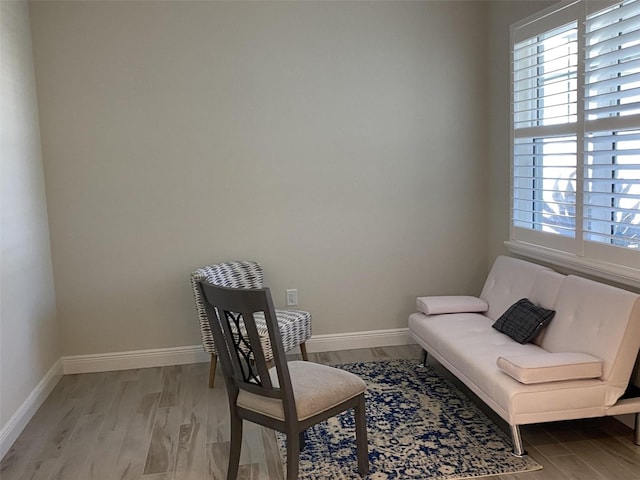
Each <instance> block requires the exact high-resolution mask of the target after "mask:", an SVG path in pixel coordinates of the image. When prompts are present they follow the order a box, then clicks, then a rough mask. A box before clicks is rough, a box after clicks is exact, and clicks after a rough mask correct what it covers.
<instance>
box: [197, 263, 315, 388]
mask: <svg viewBox="0 0 640 480" xmlns="http://www.w3.org/2000/svg"><path fill="white" fill-rule="evenodd" d="M263 281H264V275H263V273H262V266H261V265H260V264H259V263H258V262H253V261H231V262H223V263H217V264H214V265H208V266H205V267H201V268H199V269H197V270H195V271H194V272H192V273H191V286H192V288H193V295H194V297H195V300H196V308H197V311H198V319H199V321H200V334H201V336H202V346H203V348H204V351H205V352H207V353H209V354H211V365H210V367H209V388H212V387H213V384H214V381H215V375H216V365H217V361H218V352H217V351H216V347H215V344H214V341H213V335H212V333H211V328H210V326H209V320H208V319H207V311H206V308H205V304H204V301H203V298H202V296H201V294H200V289H199V288H198V282H207V283H211V284H213V285H217V286H219V287H227V288H245V289H259V288H263V285H262V283H263ZM275 313H276V318H277V322H278V327H279V329H280V335H281V338H282V346H283V347H284V350H285V352H286V351H289V350H292V349H293V348H295V347H300V352H301V353H302V358H303V359H304V360H308V357H307V349H306V346H305V342H306V341H307V340H309V338H310V337H311V314H310V313H309V312H305V311H302V310H275ZM256 323H257V325H258V332H259V334H260V338H261V341H262V344H263V345H262V347H263V349H264V352H265V357H266V358H267V360H271V359H272V358H273V352H272V349H271V343H270V342H269V335H268V331H267V325H266V323H265V320H264V316H262V317H261V316H260V315H257V316H256Z"/></svg>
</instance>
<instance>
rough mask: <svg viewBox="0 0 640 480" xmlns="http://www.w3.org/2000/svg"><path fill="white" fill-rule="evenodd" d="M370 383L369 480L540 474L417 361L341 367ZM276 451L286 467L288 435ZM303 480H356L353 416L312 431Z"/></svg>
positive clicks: (303, 462) (461, 396)
mask: <svg viewBox="0 0 640 480" xmlns="http://www.w3.org/2000/svg"><path fill="white" fill-rule="evenodd" d="M337 367H339V368H342V369H344V370H348V371H350V372H353V373H355V374H357V375H359V376H360V377H361V378H362V379H363V380H364V381H365V382H367V386H368V390H367V431H368V439H369V461H370V471H369V475H367V476H366V478H367V479H369V480H390V479H402V480H405V479H420V480H427V479H434V480H454V479H465V478H475V477H483V476H489V475H500V474H512V473H519V472H526V471H532V470H539V469H541V468H542V467H541V466H540V465H539V464H538V463H536V462H535V461H533V460H532V459H531V458H529V457H524V458H516V457H514V456H512V455H511V453H510V452H511V440H510V438H509V436H508V435H506V434H505V433H504V432H503V431H502V430H501V429H500V428H499V427H497V426H496V425H495V424H494V423H493V422H492V421H491V420H489V419H488V418H487V416H486V415H485V414H484V413H483V412H482V411H481V410H480V409H478V407H476V406H475V405H474V404H473V402H471V400H469V399H468V398H467V397H466V396H465V395H464V394H463V393H462V392H460V391H459V390H458V389H457V388H456V387H455V386H453V385H452V384H451V383H450V382H449V381H447V380H445V379H443V378H442V377H440V376H439V375H438V373H437V372H435V371H434V370H433V369H432V368H430V367H422V366H420V364H419V363H418V362H417V361H416V360H391V361H381V362H366V363H352V364H346V365H337ZM278 446H279V449H280V456H281V458H282V462H283V464H284V465H285V466H286V440H285V436H284V435H282V434H278ZM299 478H300V479H304V480H320V479H331V480H338V479H359V478H361V477H360V476H359V475H358V473H357V461H356V445H355V428H354V422H353V413H352V412H346V413H344V414H342V415H339V416H338V417H334V418H332V419H329V420H328V421H326V422H323V423H321V424H318V425H316V426H315V427H313V428H311V429H309V430H308V431H307V444H306V448H305V449H304V451H302V452H301V453H300V474H299Z"/></svg>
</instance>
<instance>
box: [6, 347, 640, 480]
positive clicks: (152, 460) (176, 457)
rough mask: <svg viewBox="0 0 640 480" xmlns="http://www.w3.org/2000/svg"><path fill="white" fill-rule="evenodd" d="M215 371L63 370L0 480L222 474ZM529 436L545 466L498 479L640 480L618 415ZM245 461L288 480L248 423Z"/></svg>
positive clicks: (245, 467) (348, 356)
mask: <svg viewBox="0 0 640 480" xmlns="http://www.w3.org/2000/svg"><path fill="white" fill-rule="evenodd" d="M419 355H420V351H419V349H418V347H416V346H403V347H385V348H373V349H363V350H349V351H341V352H331V353H320V354H310V359H311V360H312V361H316V362H320V363H342V362H344V363H346V362H354V361H371V360H384V359H389V358H418V357H419ZM436 368H437V366H436ZM207 369H208V365H207V364H204V363H201V364H193V365H180V366H171V367H158V368H145V369H138V370H126V371H118V372H104V373H92V374H81V375H67V376H64V377H63V378H62V380H61V381H60V382H59V383H58V385H57V386H56V387H55V389H54V390H53V392H52V393H51V395H50V396H49V398H47V400H46V401H45V402H44V404H43V405H42V407H41V408H40V409H39V410H38V412H37V413H36V415H35V416H34V418H33V419H32V421H31V422H30V423H29V425H28V426H27V427H26V429H25V430H24V432H23V433H22V434H21V435H20V437H19V438H18V440H17V441H16V443H15V444H14V445H13V447H12V448H11V450H10V451H9V452H8V453H7V455H6V456H5V458H4V459H3V460H2V462H1V463H0V479H1V480H26V479H33V480H35V479H37V480H125V479H144V480H169V479H176V480H178V479H180V480H182V479H191V480H196V479H216V480H223V479H224V478H226V477H225V476H226V468H227V467H226V462H227V455H228V440H229V426H228V411H227V408H228V407H227V397H226V392H225V389H224V386H223V383H224V382H223V379H222V377H221V376H220V377H219V378H217V379H216V387H215V388H213V389H209V388H207V374H208V372H207ZM497 422H498V423H500V422H502V421H501V420H500V419H497ZM502 426H504V425H502ZM523 437H524V440H525V448H526V449H527V450H528V452H529V454H530V455H531V456H532V458H534V459H535V460H536V461H538V463H540V464H542V465H543V467H544V469H543V470H540V471H537V472H529V473H521V474H517V475H502V476H499V477H491V478H493V479H498V480H542V479H545V480H560V479H562V480H564V479H580V480H591V479H616V480H625V479H634V480H638V479H640V447H638V446H636V445H634V444H633V442H632V431H631V429H629V428H627V427H626V426H624V425H622V424H621V423H619V422H617V421H615V420H614V419H611V418H604V419H591V420H581V421H572V422H558V423H550V424H543V425H536V426H529V427H526V428H524V429H523ZM240 462H241V464H242V466H241V469H240V474H239V476H238V478H241V479H261V480H267V479H281V478H283V472H282V465H281V463H280V457H279V455H278V451H277V447H276V444H275V437H274V434H273V432H272V431H270V430H266V429H263V428H262V427H257V426H255V425H252V424H250V423H247V422H245V431H244V444H243V447H242V457H241V460H240ZM487 478H488V477H487Z"/></svg>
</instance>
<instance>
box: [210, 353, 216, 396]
mask: <svg viewBox="0 0 640 480" xmlns="http://www.w3.org/2000/svg"><path fill="white" fill-rule="evenodd" d="M217 364H218V356H217V355H216V354H215V353H212V354H211V365H210V366H209V388H213V382H215V380H216V365H217Z"/></svg>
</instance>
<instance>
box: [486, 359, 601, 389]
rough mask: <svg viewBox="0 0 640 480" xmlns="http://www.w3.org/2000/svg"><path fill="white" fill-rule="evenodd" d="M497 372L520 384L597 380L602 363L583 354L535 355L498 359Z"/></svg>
mask: <svg viewBox="0 0 640 480" xmlns="http://www.w3.org/2000/svg"><path fill="white" fill-rule="evenodd" d="M496 364H497V365H498V368H500V370H502V371H503V372H504V373H506V374H507V375H509V376H510V377H512V378H514V379H515V380H517V381H519V382H520V383H524V384H532V383H545V382H558V381H561V380H581V379H587V378H598V377H600V376H601V375H602V359H600V358H598V357H594V356H592V355H589V354H587V353H573V352H569V353H549V352H544V353H537V354H530V355H513V356H507V357H498V360H497V361H496Z"/></svg>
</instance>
